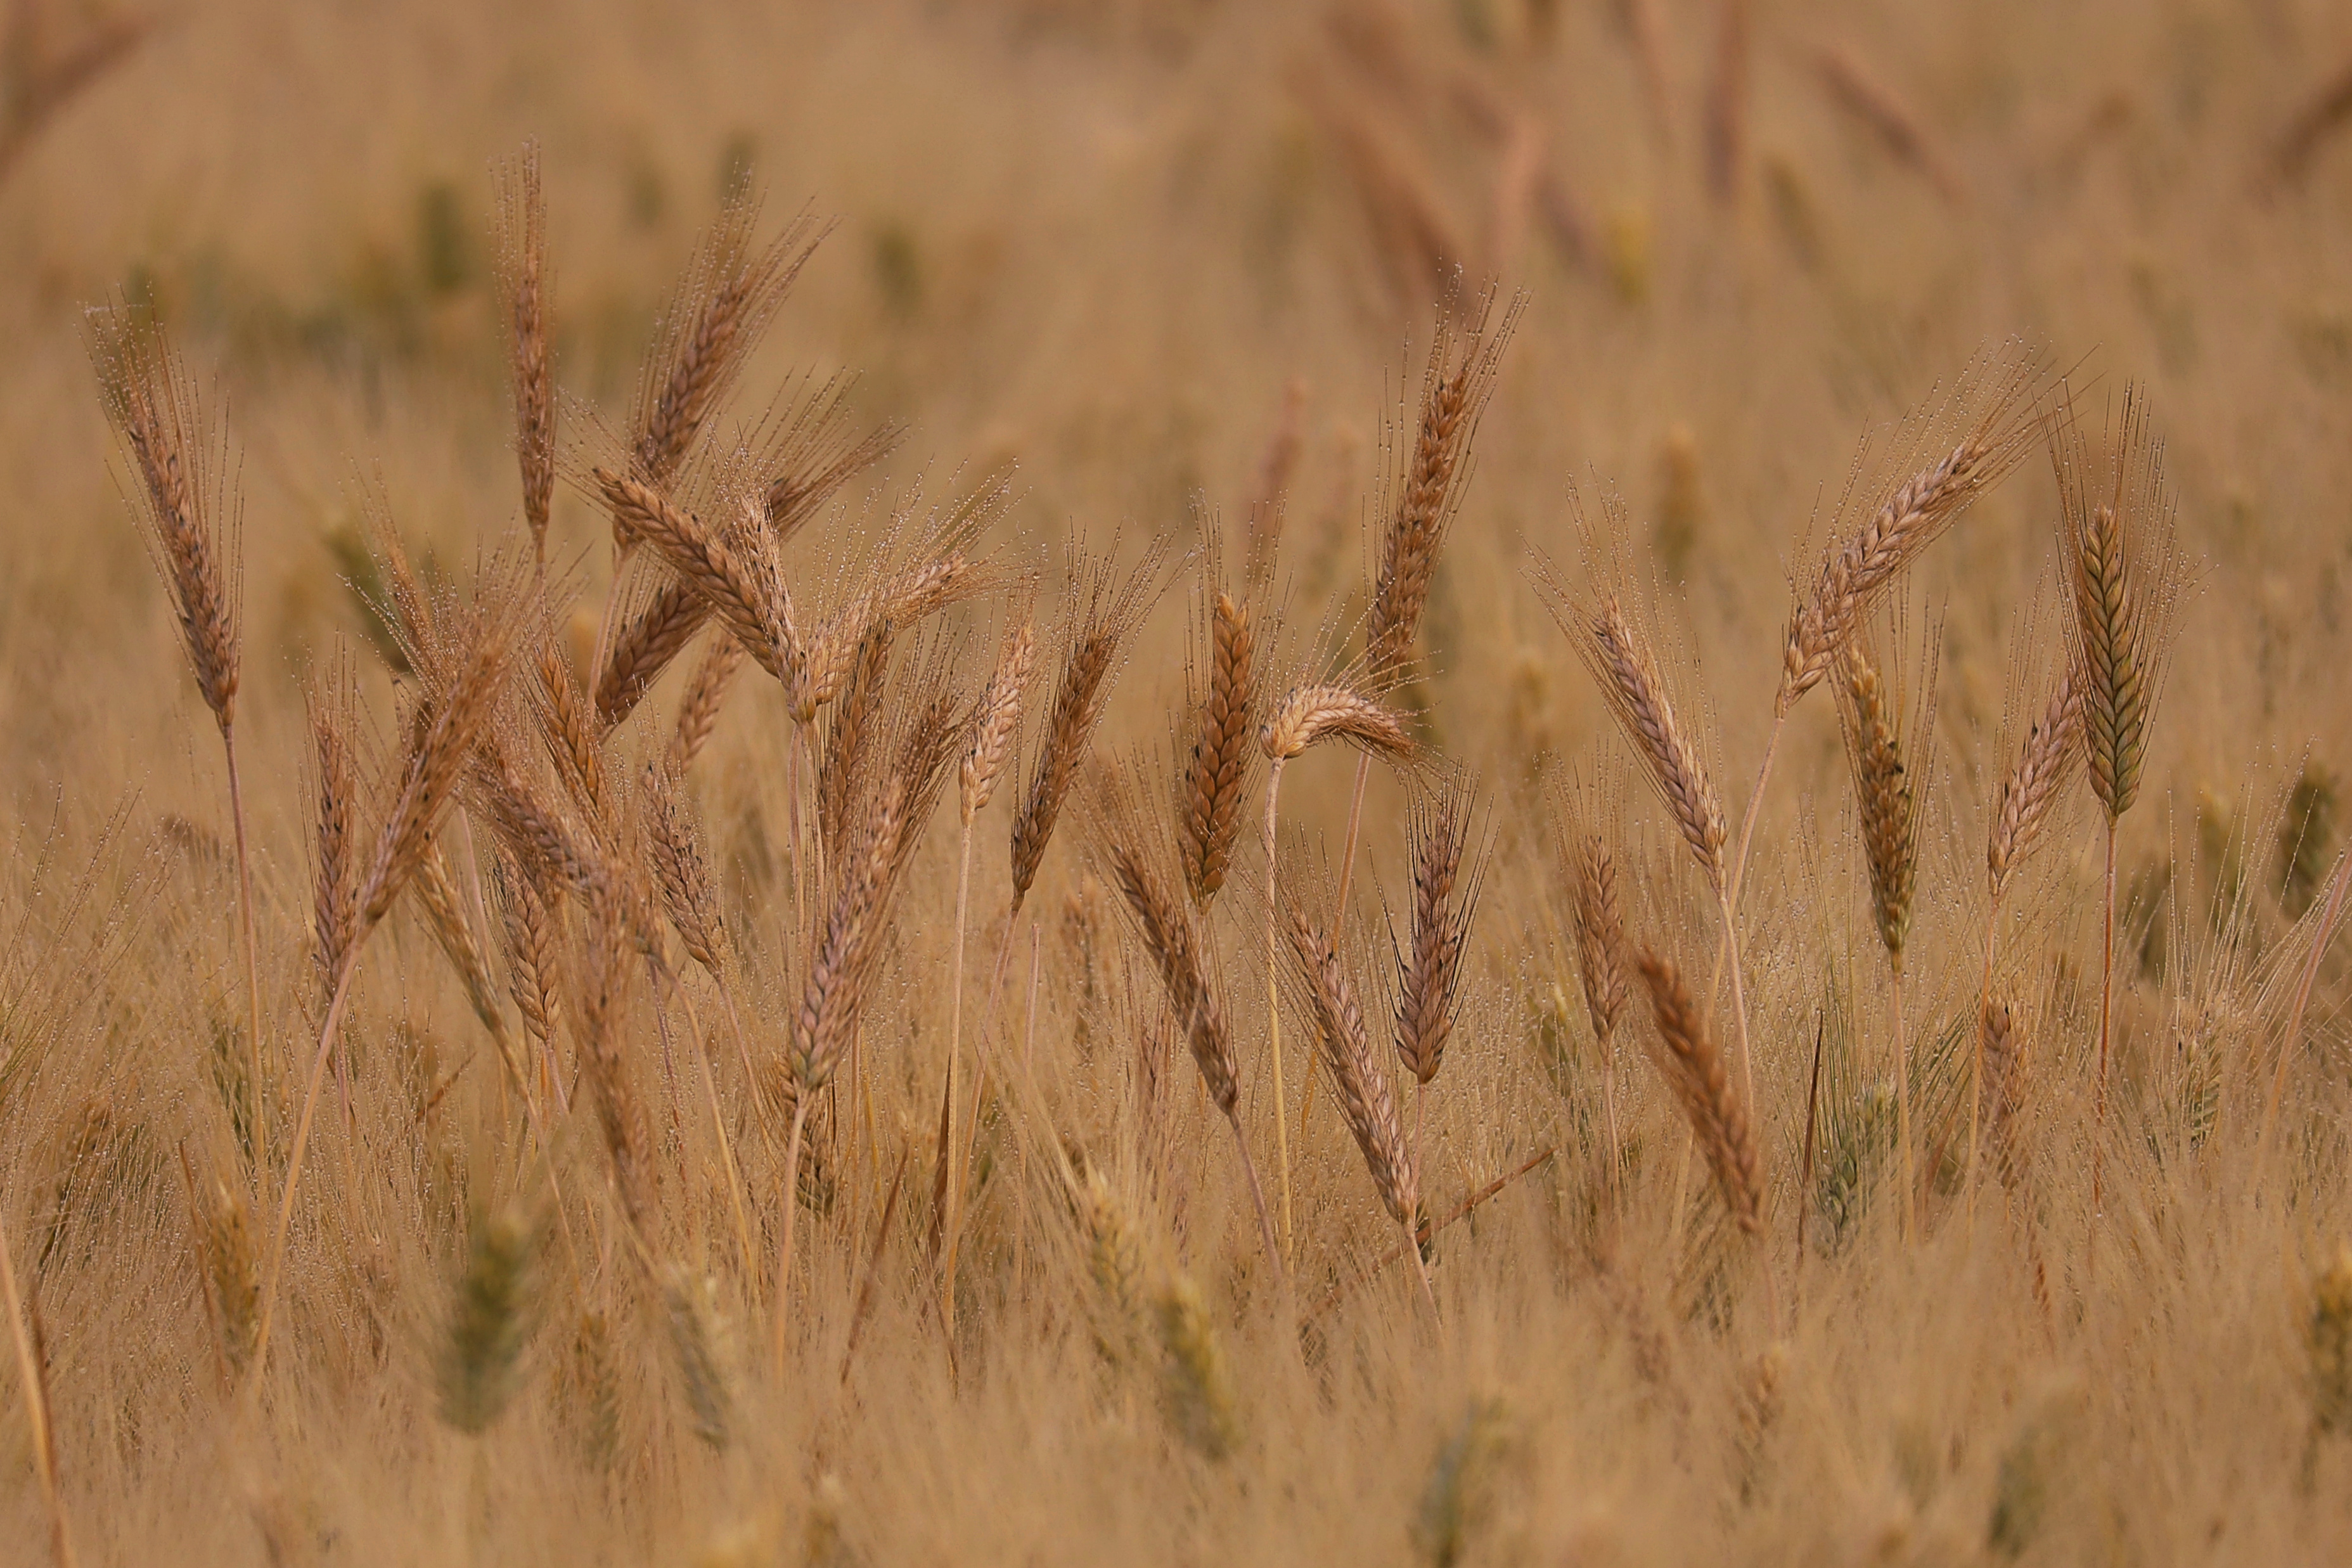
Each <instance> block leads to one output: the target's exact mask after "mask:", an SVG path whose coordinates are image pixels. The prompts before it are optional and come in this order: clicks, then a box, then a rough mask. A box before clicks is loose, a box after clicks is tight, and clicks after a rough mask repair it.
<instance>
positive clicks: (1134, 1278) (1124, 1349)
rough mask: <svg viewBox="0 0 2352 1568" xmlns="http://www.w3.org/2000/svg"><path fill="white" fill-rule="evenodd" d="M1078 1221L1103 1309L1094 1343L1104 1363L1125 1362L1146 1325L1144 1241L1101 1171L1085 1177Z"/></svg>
mask: <svg viewBox="0 0 2352 1568" xmlns="http://www.w3.org/2000/svg"><path fill="white" fill-rule="evenodd" d="M1078 1218H1079V1223H1080V1225H1081V1226H1082V1227H1083V1228H1084V1231H1085V1236H1086V1243H1087V1276H1088V1277H1089V1278H1090V1279H1093V1281H1094V1286H1095V1294H1096V1297H1097V1305H1098V1307H1099V1309H1100V1310H1099V1312H1098V1314H1097V1316H1098V1319H1099V1321H1098V1324H1097V1329H1096V1333H1095V1344H1096V1347H1097V1349H1099V1350H1100V1351H1101V1352H1102V1353H1103V1358H1104V1359H1105V1360H1107V1361H1109V1362H1113V1363H1118V1362H1124V1361H1126V1360H1127V1359H1128V1357H1129V1355H1131V1354H1132V1353H1133V1352H1134V1347H1135V1344H1136V1342H1137V1341H1138V1339H1139V1335H1140V1334H1141V1332H1142V1330H1143V1324H1144V1306H1145V1300H1144V1280H1143V1267H1144V1265H1143V1240H1142V1237H1140V1236H1139V1235H1138V1234H1137V1232H1136V1227H1135V1223H1134V1219H1133V1216H1132V1215H1129V1212H1128V1208H1127V1205H1126V1204H1125V1203H1124V1202H1123V1201H1121V1199H1120V1197H1119V1194H1118V1189H1117V1188H1115V1187H1113V1186H1112V1185H1111V1183H1110V1180H1109V1178H1108V1177H1106V1176H1105V1175H1104V1174H1103V1173H1102V1172H1101V1171H1099V1170H1090V1171H1088V1172H1087V1179H1086V1184H1085V1186H1084V1187H1083V1188H1082V1189H1081V1190H1080V1192H1079V1194H1078Z"/></svg>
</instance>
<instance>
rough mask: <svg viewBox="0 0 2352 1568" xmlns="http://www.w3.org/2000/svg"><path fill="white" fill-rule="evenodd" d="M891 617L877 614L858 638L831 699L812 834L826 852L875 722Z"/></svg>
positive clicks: (840, 824)
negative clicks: (837, 692) (837, 694)
mask: <svg viewBox="0 0 2352 1568" xmlns="http://www.w3.org/2000/svg"><path fill="white" fill-rule="evenodd" d="M890 637H891V625H890V617H889V616H887V615H885V616H877V617H876V618H875V619H874V621H873V623H872V624H871V625H870V626H867V627H866V635H865V636H864V637H861V638H860V639H859V641H858V644H857V655H856V658H855V659H854V660H852V662H851V665H850V670H849V675H848V677H847V679H845V682H844V685H843V689H842V694H841V700H840V701H839V702H837V703H835V705H834V710H833V722H832V724H831V726H830V727H829V728H828V729H827V730H826V731H825V738H824V760H823V762H821V763H819V764H818V767H817V780H816V783H817V789H816V824H817V837H818V838H819V840H820V841H821V842H822V843H823V844H824V846H825V847H826V849H827V851H828V852H838V851H839V849H840V847H841V835H842V833H843V830H844V828H845V820H844V819H845V817H846V816H847V814H848V811H849V800H850V792H851V789H852V788H853V786H854V785H855V784H856V782H857V774H858V770H859V768H860V766H861V764H862V763H863V762H864V760H865V757H866V748H867V744H868V742H870V741H871V739H872V736H873V731H874V730H875V728H876V726H877V724H878V723H879V722H880V709H881V706H882V698H883V683H884V679H885V678H886V677H887V674H888V673H889V665H890Z"/></svg>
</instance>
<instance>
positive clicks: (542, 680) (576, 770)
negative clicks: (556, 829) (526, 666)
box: [530, 637, 612, 821]
mask: <svg viewBox="0 0 2352 1568" xmlns="http://www.w3.org/2000/svg"><path fill="white" fill-rule="evenodd" d="M534 665H535V670H534V673H535V674H536V676H537V678H538V679H536V680H535V681H534V682H533V683H532V687H531V693H530V696H531V706H532V709H533V710H534V711H535V712H536V713H537V715H538V718H539V728H540V734H541V738H542V739H543V740H544V741H545V742H546V744H547V752H548V755H549V756H551V758H553V759H554V762H555V774H556V777H557V778H558V779H560V780H561V781H562V784H563V787H564V789H565V791H566V792H567V793H568V794H569V795H571V796H572V801H573V803H574V804H575V805H577V806H578V807H579V809H580V810H581V812H582V813H583V815H585V816H588V817H589V818H590V820H592V821H593V820H597V819H600V818H602V817H604V816H605V815H606V813H607V811H608V810H609V808H610V806H611V804H612V795H611V792H610V791H608V790H607V789H606V788H605V785H604V746H603V744H602V742H601V738H600V737H599V736H598V734H597V732H596V727H595V724H594V722H593V721H592V719H591V718H590V716H589V710H588V698H587V695H586V693H584V692H583V691H582V690H581V689H580V683H579V681H578V680H577V679H574V677H573V676H572V667H571V665H570V663H569V662H567V661H566V660H565V658H563V655H562V653H561V652H560V651H559V650H558V648H557V647H556V645H555V641H554V639H553V638H552V637H549V638H547V639H545V640H543V641H541V643H540V645H539V656H538V658H537V659H536V660H535V661H534Z"/></svg>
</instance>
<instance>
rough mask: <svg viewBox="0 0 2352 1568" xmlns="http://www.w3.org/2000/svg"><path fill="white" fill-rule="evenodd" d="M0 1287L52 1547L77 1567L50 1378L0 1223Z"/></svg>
mask: <svg viewBox="0 0 2352 1568" xmlns="http://www.w3.org/2000/svg"><path fill="white" fill-rule="evenodd" d="M0 1290H5V1292H6V1294H7V1301H6V1306H7V1309H8V1333H9V1337H10V1338H11V1339H12V1340H14V1341H15V1342H16V1375H17V1376H18V1378H20V1379H21V1380H22V1381H23V1383H24V1384H25V1415H26V1425H28V1426H31V1427H32V1429H33V1463H34V1465H35V1466H36V1467H37V1468H38V1469H39V1471H40V1476H41V1494H42V1496H43V1497H44V1498H46V1499H47V1501H48V1505H49V1550H50V1552H51V1553H52V1554H53V1555H54V1556H55V1557H56V1558H57V1560H58V1568H74V1551H73V1539H72V1535H71V1533H70V1532H69V1531H68V1529H67V1527H66V1504H65V1499H64V1497H63V1496H61V1495H60V1494H59V1492H58V1447H57V1429H56V1428H55V1427H54V1426H51V1425H50V1422H49V1398H48V1386H47V1384H48V1380H47V1377H46V1376H45V1375H44V1374H43V1373H42V1371H41V1365H40V1360H39V1357H38V1356H37V1353H36V1352H35V1350H34V1346H33V1336H32V1332H31V1331H30V1330H29V1329H27V1328H26V1321H25V1304H24V1301H23V1300H21V1299H20V1298H19V1297H18V1296H17V1294H16V1260H15V1259H14V1258H11V1257H10V1256H9V1253H8V1230H7V1227H6V1226H0Z"/></svg>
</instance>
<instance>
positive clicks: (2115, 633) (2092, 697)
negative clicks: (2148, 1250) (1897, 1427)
mask: <svg viewBox="0 0 2352 1568" xmlns="http://www.w3.org/2000/svg"><path fill="white" fill-rule="evenodd" d="M2050 461H2051V465H2052V467H2053V468H2054V469H2055V470H2056V474H2057V479H2058V493H2059V502H2060V512H2059V539H2060V545H2061V548H2062V551H2063V559H2064V564H2065V571H2066V579H2067V586H2068V589H2069V595H2068V597H2069V600H2070V603H2071V608H2072V610H2073V615H2072V616H2071V617H2070V618H2069V620H2068V623H2067V630H2068V637H2067V647H2068V651H2069V653H2070V655H2071V659H2072V662H2071V666H2070V668H2071V679H2072V683H2073V685H2074V688H2075V689H2076V691H2077V692H2078V694H2079V700H2080V702H2081V707H2082V724H2083V753H2084V763H2085V764H2086V766H2087V769H2088V772H2089V774H2090V781H2091V792H2092V793H2093V794H2094V795H2096V796H2097V797H2098V800H2099V805H2101V807H2102V808H2104V811H2105V826H2106V875H2105V900H2104V904H2103V910H2104V918H2103V920H2102V922H2101V942H2100V949H2101V955H2100V964H2099V1068H2098V1074H2099V1076H2098V1089H2097V1097H2096V1110H2095V1113H2094V1131H2093V1140H2094V1141H2093V1143H2092V1146H2091V1218H2092V1225H2093V1226H2094V1228H2095V1226H2096V1225H2097V1220H2098V1215H2099V1210H2100V1202H2101V1198H2102V1195H2103V1189H2102V1180H2103V1177H2104V1173H2105V1141H2106V1123H2107V1073H2108V1057H2109V1055H2110V1052H2111V1050H2112V1047H2113V1042H2114V1037H2115V992H2116V834H2117V830H2118V829H2119V828H2120V826H2122V823H2123V816H2124V813H2126V811H2129V810H2130V809H2131V807H2132V804H2133V802H2134V801H2135V800H2136V799H2137V797H2138V795H2139V784H2140V773H2141V768H2142V765H2143V763H2145V762H2146V760H2147V733H2148V727H2149V724H2150V721H2151V720H2152V718H2153V716H2154V714H2155V710H2156V702H2157V699H2158V696H2159V695H2160V694H2161V692H2162V690H2163V687H2164V677H2165V673H2166V670H2167V668H2168V664H2169V661H2170V657H2171V642H2172V630H2173V625H2174V622H2175V619H2176V617H2177V616H2178V613H2179V602H2180V595H2181V593H2182V590H2183V587H2184V574H2183V563H2182V562H2181V559H2180V556H2179V550H2178V547H2177V546H2176V544H2175V542H2174V538H2173V519H2174V515H2175V510H2176V508H2177V504H2178V503H2177V500H2176V499H2175V497H2174V496H2173V494H2172V492H2171V491H2170V490H2169V489H2168V488H2167V487H2166V484H2165V479H2164V443H2163V442H2162V440H2161V439H2159V438H2158V437H2157V435H2156V434H2155V431H2154V429H2153V427H2152V426H2151V425H2150V423H2149V420H2148V414H2147V399H2146V395H2145V394H2143V393H2142V392H2140V391H2139V390H2138V389H2137V388H2128V387H2127V388H2126V390H2125V393H2124V398H2123V405H2122V407H2121V408H2120V410H2119V411H2118V413H2117V415H2116V417H2115V419H2114V420H2113V421H2112V422H2111V423H2110V426H2109V428H2108V430H2107V432H2106V437H2105V442H2104V443H2103V447H2102V450H2101V452H2100V453H2099V455H2098V457H2097V458H2096V459H2094V458H2093V457H2092V455H2091V452H2090V449H2089V444H2088V441H2087V439H2086V438H2085V437H2084V434H2083V432H2082V428H2081V426H2079V425H2077V424H2075V423H2074V421H2073V420H2071V419H2053V421H2052V423H2051V430H2050Z"/></svg>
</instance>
